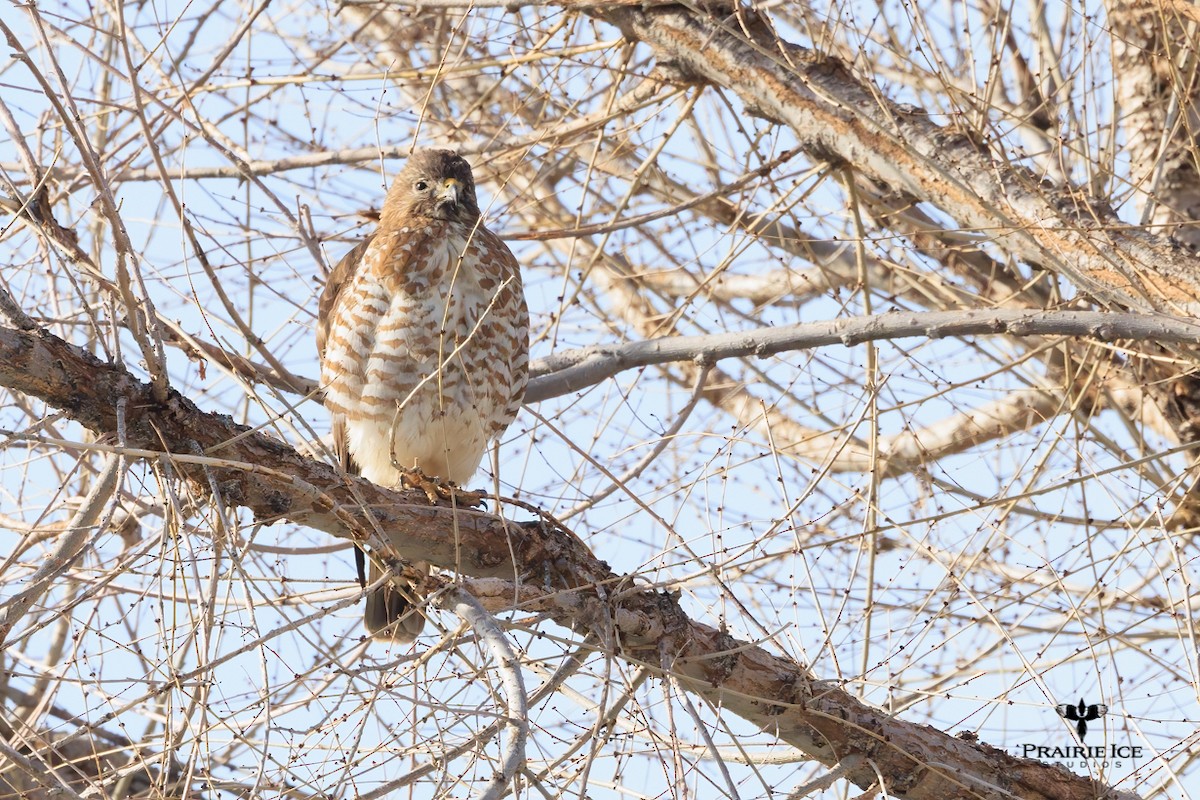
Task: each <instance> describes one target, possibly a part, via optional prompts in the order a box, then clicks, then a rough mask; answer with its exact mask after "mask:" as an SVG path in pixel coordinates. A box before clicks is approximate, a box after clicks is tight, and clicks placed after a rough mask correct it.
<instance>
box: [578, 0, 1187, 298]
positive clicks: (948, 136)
mask: <svg viewBox="0 0 1200 800" xmlns="http://www.w3.org/2000/svg"><path fill="white" fill-rule="evenodd" d="M590 13H594V14H595V15H596V16H599V17H601V18H603V19H606V20H607V21H609V22H612V23H613V24H615V25H617V27H619V28H621V30H623V31H624V32H625V34H626V35H627V36H629V37H631V38H634V39H638V40H641V41H643V42H646V43H647V44H649V45H650V46H652V47H653V48H654V49H655V51H656V52H657V54H658V57H659V59H660V60H662V61H665V62H670V63H673V64H675V65H677V66H678V67H680V68H681V69H682V70H683V71H684V72H685V74H686V75H687V76H688V77H689V78H691V79H694V80H700V81H705V82H710V83H713V84H716V85H719V86H721V87H723V88H726V89H728V90H730V91H733V92H735V93H737V95H738V96H739V97H740V98H741V100H742V102H743V103H745V104H746V106H747V107H748V108H749V109H750V110H751V112H752V113H756V114H760V115H762V116H765V117H768V118H771V119H774V120H778V121H779V122H781V123H784V124H786V125H787V126H788V127H790V128H791V129H792V131H793V132H794V133H795V134H796V136H797V137H798V138H799V140H800V142H801V146H802V147H803V148H804V149H806V150H807V151H808V152H810V153H812V154H814V155H815V156H817V157H820V158H825V159H832V160H840V161H845V162H846V163H847V164H848V165H850V167H851V168H853V169H855V170H858V171H861V172H863V173H865V174H866V175H868V176H869V177H871V178H872V179H874V180H876V181H879V182H880V183H882V184H884V185H886V186H889V187H891V188H892V189H893V190H895V191H899V192H903V193H906V194H909V195H912V196H913V197H916V198H919V199H921V200H923V201H926V202H930V203H933V204H934V205H936V206H938V207H939V208H940V209H942V210H943V211H945V212H946V213H947V214H950V215H951V216H953V217H954V218H955V219H957V220H958V221H959V222H960V223H961V224H962V226H963V227H971V228H977V229H980V230H987V231H992V232H994V240H995V243H996V244H998V245H999V246H1002V247H1004V248H1005V249H1007V250H1008V251H1009V252H1011V253H1013V254H1014V255H1016V256H1017V257H1019V258H1021V259H1023V260H1026V261H1029V262H1030V263H1033V264H1037V265H1040V266H1042V267H1044V268H1046V269H1050V270H1053V271H1054V272H1057V273H1060V274H1062V275H1065V276H1066V277H1067V278H1068V279H1069V280H1070V281H1071V282H1072V283H1074V284H1075V286H1076V287H1078V288H1079V290H1080V291H1082V292H1085V293H1087V294H1090V295H1093V296H1095V297H1096V298H1098V299H1100V300H1102V301H1105V302H1108V303H1113V304H1116V305H1120V306H1124V307H1127V308H1133V309H1149V308H1153V309H1162V310H1168V309H1170V310H1176V311H1180V312H1190V313H1195V312H1196V311H1197V310H1200V303H1198V302H1197V300H1196V298H1197V297H1200V271H1198V270H1197V269H1196V259H1195V258H1193V257H1192V256H1190V255H1188V254H1187V253H1185V252H1183V251H1182V250H1180V249H1179V248H1178V247H1176V246H1173V245H1172V244H1171V242H1170V241H1169V240H1167V239H1165V238H1162V237H1158V236H1154V235H1152V234H1150V233H1147V232H1146V231H1144V230H1140V229H1138V228H1136V227H1132V226H1126V225H1123V224H1122V223H1121V221H1120V220H1119V219H1117V217H1116V215H1115V214H1114V213H1113V211H1112V210H1111V209H1110V208H1109V207H1108V206H1107V204H1106V203H1104V202H1102V201H1100V200H1097V199H1095V198H1091V197H1088V196H1087V195H1085V194H1083V193H1081V192H1078V191H1075V190H1073V189H1072V188H1071V187H1054V186H1050V185H1047V184H1046V183H1043V182H1042V181H1040V180H1039V179H1038V178H1037V177H1036V176H1035V175H1033V174H1032V173H1030V172H1028V171H1026V170H1021V169H1016V168H1013V167H1012V166H1010V165H1008V164H1002V163H998V162H996V161H995V160H993V159H992V158H990V157H989V156H988V154H987V153H986V152H985V151H984V149H983V147H982V146H980V145H979V144H977V143H976V142H974V141H972V140H971V139H970V138H968V137H967V136H966V135H964V134H962V133H960V132H958V131H955V130H953V129H950V128H942V127H939V126H938V125H936V124H934V122H933V121H932V120H931V118H930V117H929V116H927V115H926V114H925V113H923V112H922V111H921V110H920V109H916V108H913V107H908V106H901V105H899V104H895V103H889V102H888V101H886V100H885V99H883V97H882V95H881V93H880V92H879V91H876V90H872V88H871V87H869V86H867V85H866V84H864V83H863V82H862V81H860V80H859V79H858V78H856V77H855V76H854V75H853V74H851V72H850V70H849V69H848V68H847V67H846V66H845V64H843V63H842V62H841V61H839V60H837V59H835V58H829V57H825V56H822V55H819V54H817V53H814V52H811V51H809V50H806V49H804V48H802V47H799V46H797V45H794V44H791V43H788V42H785V41H782V40H781V39H780V38H779V37H778V36H777V35H776V34H775V32H774V31H773V30H772V29H771V28H770V26H769V25H767V24H766V23H764V22H763V21H762V20H761V19H755V18H753V16H752V14H751V12H749V11H745V10H744V13H742V14H740V15H738V16H737V17H736V18H727V19H724V20H722V19H718V18H716V17H714V16H705V15H704V14H702V13H700V12H698V11H695V10H692V9H689V8H685V7H683V6H678V5H675V6H664V7H658V8H649V9H645V10H638V9H632V8H606V7H602V6H601V7H597V10H595V11H594V12H590Z"/></svg>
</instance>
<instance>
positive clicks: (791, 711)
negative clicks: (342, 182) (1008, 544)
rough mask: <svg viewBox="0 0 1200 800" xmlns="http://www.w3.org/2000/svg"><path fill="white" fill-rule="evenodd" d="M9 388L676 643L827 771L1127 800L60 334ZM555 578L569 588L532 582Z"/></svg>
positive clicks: (592, 615)
mask: <svg viewBox="0 0 1200 800" xmlns="http://www.w3.org/2000/svg"><path fill="white" fill-rule="evenodd" d="M0 385H3V386H6V387H8V388H10V389H13V390H15V391H19V392H23V393H25V394H30V395H33V396H36V397H38V398H40V399H41V400H43V401H44V402H46V403H48V404H50V405H52V406H55V407H57V408H60V409H62V410H63V411H64V412H65V413H66V414H67V415H68V416H70V417H71V418H73V419H75V420H76V421H78V422H79V423H80V424H82V425H84V426H85V427H87V428H89V429H90V430H92V431H93V432H95V433H97V434H106V433H112V432H115V431H116V428H117V411H116V409H117V408H118V406H119V405H123V406H124V408H125V409H126V413H125V420H124V421H125V427H124V434H125V442H126V444H127V447H128V448H130V449H131V450H136V449H141V450H146V451H158V452H164V453H167V454H169V456H170V457H171V458H172V462H173V467H174V469H175V470H176V471H177V473H178V474H180V475H182V476H184V477H186V478H188V479H190V480H192V481H194V482H195V483H196V484H197V485H198V486H200V487H202V488H203V487H208V486H216V487H218V489H219V491H220V492H221V495H222V499H223V501H224V502H226V503H230V504H237V505H240V506H243V507H245V508H247V509H249V510H251V511H252V512H253V513H254V514H255V516H256V517H257V518H258V519H260V520H275V519H281V518H287V519H290V520H292V521H295V522H298V523H302V524H305V525H309V526H312V527H314V528H317V529H319V530H322V531H325V532H327V533H330V534H332V535H334V536H338V537H342V538H349V539H358V540H361V539H369V540H370V543H371V544H372V545H373V546H376V545H383V544H385V543H386V546H385V548H384V549H385V550H386V549H387V547H392V548H395V549H397V550H400V551H402V552H403V553H404V555H405V556H406V557H408V558H410V559H414V560H422V561H430V562H432V563H435V564H439V565H442V566H447V567H449V566H452V565H454V564H456V563H457V564H458V565H459V568H460V569H461V571H462V572H463V573H465V574H467V575H469V576H471V577H475V578H493V579H494V578H503V579H505V582H504V583H503V584H502V589H501V591H502V592H504V593H506V594H507V595H508V596H513V595H514V594H516V596H518V598H520V599H522V600H524V601H528V602H529V603H530V604H532V606H533V607H535V608H538V609H540V610H544V611H545V612H546V613H547V614H549V616H550V617H551V618H552V619H554V620H555V621H556V622H558V623H559V624H562V625H565V626H568V627H571V628H574V629H578V630H584V631H588V632H590V633H594V634H595V635H596V636H597V637H598V639H599V640H600V641H603V642H608V643H610V645H611V646H612V647H613V648H614V649H616V650H617V651H618V652H619V654H620V655H621V656H622V657H624V658H626V659H629V660H631V661H634V662H637V663H640V664H643V665H647V666H649V667H650V668H652V669H658V668H659V659H660V654H661V652H663V650H662V647H663V646H664V642H665V646H666V648H667V650H668V651H669V652H672V653H674V654H675V660H674V662H673V669H674V671H675V676H676V677H677V679H678V680H679V681H680V682H681V683H682V685H685V686H687V687H688V688H689V689H691V690H693V691H696V692H697V693H699V694H701V695H702V696H704V697H705V698H707V699H708V700H709V701H710V702H712V703H713V704H715V705H718V706H720V707H723V708H726V709H728V710H729V711H732V712H733V713H736V714H738V715H739V716H741V717H743V718H745V719H746V720H749V721H750V722H752V723H753V724H755V725H758V726H759V727H761V728H762V729H763V730H767V731H771V732H772V733H775V734H777V735H778V736H779V737H780V738H781V739H783V740H784V741H786V742H788V743H790V744H791V745H793V746H795V747H797V748H798V749H800V750H802V751H803V752H805V753H808V754H809V755H811V756H812V757H813V758H814V759H817V760H819V761H822V762H824V763H826V764H834V763H837V762H840V761H842V760H844V759H846V758H848V757H850V756H854V755H860V756H863V757H864V758H863V760H862V762H861V763H859V764H856V766H855V767H854V768H852V769H850V770H848V771H847V777H848V778H850V779H851V780H853V781H854V782H855V783H857V784H858V785H860V786H869V785H872V784H873V783H874V782H875V781H876V779H877V777H878V776H880V775H882V776H883V777H884V778H885V779H886V780H887V782H888V789H889V791H891V792H892V793H894V794H898V795H902V796H905V797H908V798H914V800H917V799H921V798H929V799H930V800H933V798H939V799H940V798H945V797H973V798H996V800H1000V798H1004V799H1005V800H1010V799H1011V798H1013V797H1018V798H1045V799H1046V800H1049V798H1055V799H1056V800H1074V799H1075V798H1079V800H1083V799H1084V798H1087V799H1088V800H1094V798H1097V797H1108V796H1116V795H1115V794H1113V793H1112V792H1110V791H1109V790H1107V789H1105V788H1104V787H1102V786H1100V785H1098V784H1096V783H1094V782H1092V781H1091V780H1089V779H1087V778H1083V777H1079V776H1076V775H1072V774H1070V773H1068V772H1067V771H1066V770H1064V769H1062V768H1060V767H1049V766H1046V765H1044V764H1041V763H1038V762H1034V761H1028V760H1021V759H1016V758H1013V757H1012V756H1009V755H1007V754H1006V753H1004V752H1002V751H999V750H996V749H993V748H990V747H988V746H986V745H977V744H973V743H971V742H967V741H964V740H961V739H957V738H955V737H952V736H948V735H946V734H945V733H942V732H940V731H936V730H934V729H932V728H929V727H926V726H921V725H912V724H909V723H906V722H903V721H901V720H898V719H894V718H891V717H889V716H888V715H886V714H884V713H882V712H881V711H879V710H877V709H874V708H871V707H869V706H867V705H865V704H863V703H861V702H860V701H858V700H856V699H855V698H853V697H851V696H850V695H849V694H847V693H846V692H844V691H842V690H841V689H840V688H838V686H837V685H836V684H833V683H826V682H822V681H817V680H814V679H813V678H812V677H811V676H810V675H809V674H808V672H807V671H806V670H805V669H804V668H803V667H802V666H801V665H799V664H797V663H796V662H795V661H793V660H791V659H788V658H786V657H782V656H779V655H775V654H773V653H771V652H769V651H768V650H767V649H766V648H765V647H763V646H761V645H753V644H750V643H747V642H743V641H739V640H737V639H735V638H733V637H732V636H730V635H728V634H727V633H725V632H723V631H719V630H716V629H714V628H711V627H709V626H706V625H702V624H700V623H697V622H694V621H692V620H690V619H688V618H687V616H686V615H685V614H684V613H683V611H682V610H681V608H680V607H679V604H678V601H677V600H676V598H675V597H674V596H673V595H671V594H663V593H659V592H656V591H652V590H649V589H645V588H642V587H640V586H638V585H637V584H636V582H635V581H634V580H632V579H631V578H629V577H627V576H619V575H616V574H614V573H613V572H612V571H611V570H610V569H609V568H608V565H607V564H605V563H604V562H602V561H600V560H598V559H597V558H596V557H595V556H593V555H592V554H591V553H590V552H589V551H588V549H587V548H586V547H585V546H584V545H583V544H582V542H580V541H579V540H578V539H577V538H576V537H574V536H573V535H572V534H570V533H569V532H568V531H565V530H563V529H561V528H556V527H553V526H547V525H543V524H541V523H539V522H532V523H530V522H525V523H517V522H511V521H508V520H504V519H501V518H498V517H495V516H492V515H489V514H484V513H480V512H468V511H464V510H461V509H458V510H455V509H450V508H441V507H428V506H425V505H424V504H423V503H421V502H420V501H418V500H416V498H415V497H414V494H418V495H419V494H420V493H419V492H416V493H414V492H406V493H400V492H392V491H388V490H385V489H381V488H379V487H377V486H374V485H372V484H371V483H369V482H367V481H365V480H362V479H360V478H355V477H350V476H346V475H343V474H340V473H338V472H337V471H336V470H334V469H333V468H332V467H330V466H328V465H326V464H323V463H320V462H317V461H313V460H310V459H307V458H304V457H302V456H301V455H300V454H299V453H297V452H296V451H295V450H294V449H292V448H291V447H289V446H288V445H286V444H284V443H283V442H280V441H277V440H275V439H272V438H270V437H267V436H264V435H262V434H259V433H254V432H251V431H250V430H249V429H247V428H244V427H243V426H240V425H237V424H235V423H234V422H233V421H232V420H231V419H230V418H229V417H226V416H223V415H217V414H208V413H205V412H203V411H201V410H200V409H198V408H197V407H196V406H195V405H194V404H193V403H192V402H191V401H189V400H188V399H186V398H184V397H181V396H179V395H178V394H175V393H171V395H170V396H169V397H168V399H167V401H166V402H164V403H160V402H156V401H155V400H154V399H153V395H152V393H151V387H150V386H149V385H147V384H145V383H143V382H141V381H139V380H137V379H136V378H134V377H133V376H132V375H130V374H129V373H128V371H126V370H125V369H124V368H123V367H122V366H119V365H113V364H107V363H104V362H102V361H100V360H98V359H96V358H95V357H93V356H92V355H90V354H88V353H87V352H85V351H83V350H82V349H80V348H78V347H76V346H74V345H71V344H69V343H67V342H65V341H63V340H61V339H59V338H57V337H55V336H53V335H50V334H49V333H45V332H43V333H40V334H39V333H30V332H23V331H18V330H14V329H11V328H0ZM547 569H549V570H551V571H552V573H553V579H554V581H555V583H556V587H555V588H556V589H557V591H554V592H547V591H546V590H544V589H540V588H535V587H534V586H532V585H530V584H529V583H522V582H521V580H520V578H521V576H523V575H525V574H527V573H528V574H538V575H541V574H543V573H544V571H545V570H547ZM507 581H514V582H515V583H516V585H515V586H508V585H504V584H506V582H507ZM488 605H493V604H488Z"/></svg>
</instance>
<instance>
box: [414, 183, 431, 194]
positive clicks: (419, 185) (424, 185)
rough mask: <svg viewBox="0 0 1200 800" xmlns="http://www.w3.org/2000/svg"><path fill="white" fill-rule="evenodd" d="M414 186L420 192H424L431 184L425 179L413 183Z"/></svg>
mask: <svg viewBox="0 0 1200 800" xmlns="http://www.w3.org/2000/svg"><path fill="white" fill-rule="evenodd" d="M413 188H414V189H416V190H417V191H418V192H423V191H425V190H426V189H428V188H429V184H428V183H426V182H425V181H417V182H416V184H414V185H413Z"/></svg>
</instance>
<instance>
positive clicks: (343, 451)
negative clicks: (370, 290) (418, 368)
mask: <svg viewBox="0 0 1200 800" xmlns="http://www.w3.org/2000/svg"><path fill="white" fill-rule="evenodd" d="M374 238H375V236H374V235H371V236H368V237H367V238H365V239H363V240H362V241H361V242H359V243H358V244H356V245H355V246H354V249H353V250H351V251H350V252H349V253H346V255H344V256H342V260H341V261H339V262H338V263H337V266H336V267H334V268H333V271H332V272H330V273H329V278H328V279H326V281H325V290H324V291H322V292H321V300H320V302H319V303H318V305H317V356H318V357H319V358H321V359H322V360H324V358H325V340H326V338H328V336H329V328H330V326H332V325H333V320H334V318H335V316H336V314H337V308H338V303H339V301H340V300H341V297H342V290H343V289H345V288H346V286H348V285H349V283H350V280H351V279H352V278H353V277H354V273H355V272H357V271H358V268H359V266H361V265H362V259H363V255H364V254H365V253H366V252H367V248H368V247H370V246H371V241H372V240H373V239H374ZM333 453H334V455H336V456H337V459H338V463H339V464H341V465H342V469H344V470H345V471H346V472H349V473H351V474H354V473H356V472H357V469H356V468H355V466H354V463H353V462H352V461H351V459H350V450H349V448H347V447H346V421H345V420H344V419H342V415H341V414H334V415H333Z"/></svg>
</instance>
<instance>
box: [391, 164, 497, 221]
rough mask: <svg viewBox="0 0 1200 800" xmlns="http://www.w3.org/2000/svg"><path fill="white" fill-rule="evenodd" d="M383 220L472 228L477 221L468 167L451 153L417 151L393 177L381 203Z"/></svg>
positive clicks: (476, 209) (477, 212)
mask: <svg viewBox="0 0 1200 800" xmlns="http://www.w3.org/2000/svg"><path fill="white" fill-rule="evenodd" d="M383 205H384V207H383V217H384V218H385V219H386V218H388V217H392V219H393V220H395V221H397V222H399V221H402V220H406V219H410V218H412V217H424V218H426V219H444V220H449V221H451V222H461V223H463V224H466V225H474V224H475V220H477V219H479V203H478V201H476V199H475V179H474V178H472V177H471V165H470V164H468V163H467V160H466V159H465V158H463V157H462V156H460V155H459V154H458V153H455V152H454V151H453V150H418V151H416V152H415V153H413V154H412V155H411V156H409V159H408V163H406V164H405V165H404V169H403V170H401V171H400V174H399V175H397V176H396V180H395V181H394V182H393V183H392V188H391V189H390V190H389V191H388V195H387V200H386V201H384V204H383Z"/></svg>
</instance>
